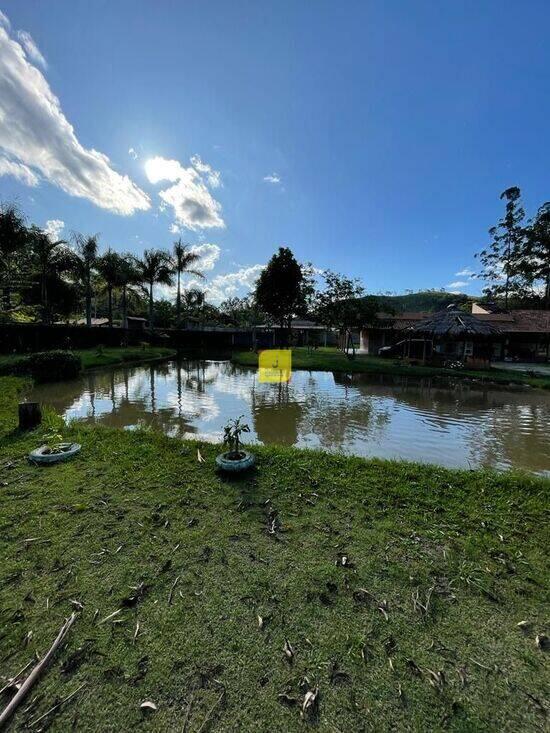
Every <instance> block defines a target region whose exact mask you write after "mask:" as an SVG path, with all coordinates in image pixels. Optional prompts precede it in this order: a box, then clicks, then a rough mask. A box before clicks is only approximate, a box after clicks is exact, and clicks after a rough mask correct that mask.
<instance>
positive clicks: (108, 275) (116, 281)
mask: <svg viewBox="0 0 550 733" xmlns="http://www.w3.org/2000/svg"><path fill="white" fill-rule="evenodd" d="M124 267H125V262H124V258H123V257H121V255H119V254H118V253H117V252H113V250H112V249H111V248H110V247H109V249H108V250H107V252H105V254H104V255H102V256H101V257H99V258H98V260H97V271H98V272H99V275H100V277H101V279H102V280H103V282H104V284H105V290H106V291H107V297H108V317H109V326H110V327H111V328H112V327H113V290H114V289H115V288H118V287H121V286H122V282H121V280H122V279H123V273H122V270H123V268H124Z"/></svg>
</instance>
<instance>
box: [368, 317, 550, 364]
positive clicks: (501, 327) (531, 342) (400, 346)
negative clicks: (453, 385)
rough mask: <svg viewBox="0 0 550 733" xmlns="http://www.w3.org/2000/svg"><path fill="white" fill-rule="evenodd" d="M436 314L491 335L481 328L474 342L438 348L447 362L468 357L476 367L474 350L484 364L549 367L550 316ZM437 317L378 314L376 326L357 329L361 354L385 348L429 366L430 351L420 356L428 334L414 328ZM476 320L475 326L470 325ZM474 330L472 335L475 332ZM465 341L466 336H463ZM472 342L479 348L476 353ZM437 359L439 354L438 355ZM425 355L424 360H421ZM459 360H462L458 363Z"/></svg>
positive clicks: (460, 341) (458, 341) (448, 341)
mask: <svg viewBox="0 0 550 733" xmlns="http://www.w3.org/2000/svg"><path fill="white" fill-rule="evenodd" d="M439 313H441V314H445V313H455V314H456V317H462V319H463V320H466V319H467V320H468V323H469V324H475V323H476V322H477V323H480V324H486V325H488V326H490V327H491V328H492V329H494V332H493V331H490V332H488V333H487V335H486V336H484V335H483V328H482V327H481V331H480V333H478V334H477V335H476V338H475V339H467V338H458V336H457V335H455V336H451V335H449V338H447V339H446V341H445V345H443V343H442V341H441V339H440V343H439V353H444V354H446V355H447V356H448V358H452V357H453V356H454V357H455V358H457V359H458V358H461V360H462V357H464V356H466V357H471V359H470V361H474V350H476V351H477V353H478V355H479V357H480V358H481V359H482V360H483V361H485V360H486V359H487V358H488V359H489V360H492V361H503V360H516V361H527V362H545V361H550V311H548V310H546V311H545V310H525V309H523V310H516V311H502V310H501V309H498V308H495V307H494V306H489V305H486V304H479V303H474V304H473V305H472V312H471V313H466V312H464V311H457V310H456V309H455V310H454V311H453V310H452V309H451V310H446V311H440V312H439ZM437 315H438V314H437V313H426V312H414V313H399V314H396V315H390V314H388V313H379V314H378V319H377V322H376V324H374V325H372V326H365V327H363V328H361V329H360V344H359V346H360V352H361V353H363V354H371V355H378V354H379V352H380V349H381V348H383V347H388V346H392V347H394V348H393V349H392V351H395V355H396V356H406V354H407V353H410V358H414V359H420V360H422V359H424V360H428V359H430V358H431V350H430V347H429V346H427V347H426V352H424V346H423V342H424V341H425V340H426V339H427V340H428V341H430V340H431V339H430V333H429V332H424V333H422V332H421V330H422V329H419V328H418V326H419V324H421V323H422V322H423V321H427V320H429V319H433V318H434V317H436V316H437ZM472 319H475V320H472ZM474 330H475V329H474ZM462 335H463V336H467V333H463V334H462ZM474 342H476V343H477V347H474ZM482 343H484V345H485V347H487V346H490V352H489V354H488V356H487V355H485V354H483V355H482V354H481V351H482V348H481V344H482ZM436 353H438V352H436ZM424 354H425V356H424ZM461 354H462V357H461Z"/></svg>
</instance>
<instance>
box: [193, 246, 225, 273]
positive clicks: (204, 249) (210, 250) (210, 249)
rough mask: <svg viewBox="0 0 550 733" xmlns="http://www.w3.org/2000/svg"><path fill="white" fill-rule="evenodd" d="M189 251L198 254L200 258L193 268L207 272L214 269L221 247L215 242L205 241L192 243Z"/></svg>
mask: <svg viewBox="0 0 550 733" xmlns="http://www.w3.org/2000/svg"><path fill="white" fill-rule="evenodd" d="M191 252H194V253H195V254H198V255H199V257H200V258H201V259H200V262H199V263H197V266H196V268H195V269H197V270H205V271H206V272H208V271H209V270H213V269H214V266H215V264H216V262H217V261H218V260H219V259H220V253H221V249H220V247H218V245H217V244H209V243H205V244H196V245H194V246H193V247H191Z"/></svg>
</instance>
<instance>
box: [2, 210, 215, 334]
mask: <svg viewBox="0 0 550 733" xmlns="http://www.w3.org/2000/svg"><path fill="white" fill-rule="evenodd" d="M199 260H200V256H199V255H198V254H197V253H196V252H194V251H193V249H192V247H191V246H190V245H188V244H184V243H183V242H182V241H181V239H178V240H177V241H176V242H174V244H173V248H172V250H171V251H169V250H166V249H154V248H152V249H145V250H144V252H143V254H142V256H141V257H137V256H136V255H134V254H130V253H118V252H115V251H114V250H112V249H111V248H110V247H109V248H107V249H106V250H105V252H103V253H100V248H99V239H98V236H97V235H83V234H79V233H74V234H73V235H72V236H71V240H70V241H67V240H63V239H57V240H56V239H54V238H52V237H51V236H50V235H49V234H48V233H47V232H46V231H44V230H43V229H40V228H39V227H37V226H34V225H31V226H28V225H27V222H26V220H25V217H24V216H23V215H22V214H21V212H20V211H19V209H18V208H17V206H15V205H14V204H11V203H10V204H2V205H0V288H1V289H2V294H3V297H2V310H3V311H4V312H5V313H9V312H11V311H12V308H13V306H14V299H16V300H17V302H18V304H19V305H22V306H30V307H31V308H34V309H35V311H36V312H37V314H38V317H39V319H40V320H41V321H42V323H44V324H48V323H51V322H52V321H53V320H54V319H55V317H63V316H65V317H69V316H71V315H73V314H74V313H76V312H78V310H79V308H80V307H81V306H80V304H81V303H82V304H83V305H84V314H85V320H86V324H87V325H88V326H91V324H92V312H93V308H92V306H93V301H94V300H95V299H97V298H98V297H102V296H103V297H104V299H105V301H106V303H105V309H104V310H105V312H106V314H107V318H108V323H109V325H110V326H112V325H113V312H114V298H115V295H116V296H118V300H119V302H118V306H119V310H120V313H121V315H122V319H121V320H122V326H123V327H125V328H126V327H127V325H128V315H129V308H130V305H132V306H133V307H132V312H134V313H135V312H138V313H140V312H143V308H142V306H143V301H144V300H145V301H146V303H147V313H148V321H149V328H150V329H151V330H153V328H154V323H155V300H154V289H155V286H156V285H169V286H172V285H174V283H176V286H177V290H176V306H175V324H174V325H180V324H181V320H182V316H183V308H184V306H189V305H191V304H193V305H194V306H197V305H200V303H201V301H202V293H200V291H195V290H192V291H189V290H188V291H186V292H185V293H184V292H183V290H182V277H183V275H185V274H189V275H193V276H194V277H198V278H201V279H202V278H204V274H203V273H202V272H201V271H200V270H199V269H197V265H198V263H199Z"/></svg>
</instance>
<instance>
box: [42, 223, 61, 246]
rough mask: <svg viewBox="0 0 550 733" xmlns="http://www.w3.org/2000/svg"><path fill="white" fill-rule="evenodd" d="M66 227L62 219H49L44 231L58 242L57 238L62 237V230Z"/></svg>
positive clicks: (53, 240)
mask: <svg viewBox="0 0 550 733" xmlns="http://www.w3.org/2000/svg"><path fill="white" fill-rule="evenodd" d="M64 228H65V222H64V221H61V219H48V221H47V222H46V226H45V227H44V231H45V232H46V234H47V235H48V237H49V238H50V239H51V241H52V242H57V240H59V239H61V232H62V231H63V229H64Z"/></svg>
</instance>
